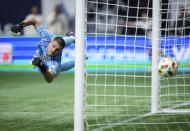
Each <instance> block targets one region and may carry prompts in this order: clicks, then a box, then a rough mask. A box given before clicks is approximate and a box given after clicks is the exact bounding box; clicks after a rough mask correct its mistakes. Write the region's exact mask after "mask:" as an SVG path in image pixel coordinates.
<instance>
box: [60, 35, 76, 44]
mask: <svg viewBox="0 0 190 131" xmlns="http://www.w3.org/2000/svg"><path fill="white" fill-rule="evenodd" d="M63 39H64V41H65V47H68V46H70V44H71V43H75V36H74V34H73V33H72V32H70V33H67V34H66V37H63Z"/></svg>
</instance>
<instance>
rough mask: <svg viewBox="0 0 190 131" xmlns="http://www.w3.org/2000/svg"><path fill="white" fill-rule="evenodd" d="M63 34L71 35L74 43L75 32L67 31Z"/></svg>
mask: <svg viewBox="0 0 190 131" xmlns="http://www.w3.org/2000/svg"><path fill="white" fill-rule="evenodd" d="M65 35H66V36H70V37H72V38H73V39H74V43H75V34H74V33H73V32H67V33H66V34H65Z"/></svg>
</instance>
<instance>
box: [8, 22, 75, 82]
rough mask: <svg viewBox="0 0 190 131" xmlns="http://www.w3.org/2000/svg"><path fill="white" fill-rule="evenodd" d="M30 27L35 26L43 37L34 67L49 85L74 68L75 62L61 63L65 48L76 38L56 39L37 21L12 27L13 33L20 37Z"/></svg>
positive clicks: (33, 61) (72, 36) (33, 63)
mask: <svg viewBox="0 0 190 131" xmlns="http://www.w3.org/2000/svg"><path fill="white" fill-rule="evenodd" d="M30 25H33V26H34V28H35V29H36V31H37V32H38V33H39V34H40V37H41V41H40V44H39V46H38V49H37V50H36V53H35V55H34V58H33V59H32V65H34V66H37V67H38V69H39V70H40V72H41V73H42V74H43V76H44V79H45V80H46V81H47V82H48V83H51V82H52V81H53V79H54V78H55V77H56V76H58V74H59V73H60V72H62V71H66V70H69V69H71V68H72V67H74V60H71V61H68V62H65V63H61V56H62V50H63V48H65V47H67V46H69V45H70V44H71V43H73V42H74V41H75V37H74V35H72V34H70V35H69V36H66V37H63V38H62V37H56V36H55V35H54V34H53V33H51V32H50V31H48V30H47V29H46V28H45V26H43V25H41V24H40V22H39V21H37V20H36V19H29V20H25V21H23V22H21V23H19V24H17V25H14V26H12V28H11V32H12V34H13V35H20V33H21V32H22V30H23V28H24V27H25V26H30Z"/></svg>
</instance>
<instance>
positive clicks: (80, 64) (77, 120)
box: [74, 0, 190, 131]
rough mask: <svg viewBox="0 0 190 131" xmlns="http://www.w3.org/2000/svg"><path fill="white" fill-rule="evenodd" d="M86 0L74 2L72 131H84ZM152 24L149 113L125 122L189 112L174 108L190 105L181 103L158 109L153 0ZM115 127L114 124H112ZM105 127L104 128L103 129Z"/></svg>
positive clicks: (157, 6) (157, 11) (157, 33)
mask: <svg viewBox="0 0 190 131" xmlns="http://www.w3.org/2000/svg"><path fill="white" fill-rule="evenodd" d="M85 13H86V0H76V21H75V29H76V30H75V34H76V36H75V37H76V40H75V94H74V131H83V130H84V93H85V92H84V87H85V54H84V52H85V31H86V30H85V27H86V26H85V23H86V17H85ZM152 18H153V19H152V20H153V23H154V24H152V43H154V44H152V88H151V112H150V113H148V114H144V115H143V114H142V115H141V116H139V117H136V118H132V119H130V120H126V121H125V122H131V121H134V120H136V119H141V118H143V117H148V116H151V115H154V114H156V113H188V112H190V110H178V109H175V108H178V107H181V106H185V105H190V103H183V104H180V105H175V106H173V107H171V108H167V109H160V94H159V93H160V91H159V89H160V76H159V73H158V70H157V66H158V63H159V52H160V0H153V17H152ZM112 125H113V126H114V125H117V123H116V124H112ZM105 128H107V127H104V129H105ZM102 129H103V128H102Z"/></svg>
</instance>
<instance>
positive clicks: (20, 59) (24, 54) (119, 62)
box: [0, 36, 190, 73]
mask: <svg viewBox="0 0 190 131" xmlns="http://www.w3.org/2000/svg"><path fill="white" fill-rule="evenodd" d="M39 42H40V38H23V37H19V38H0V45H3V44H5V43H10V44H11V45H12V59H11V62H10V63H7V64H2V63H0V71H37V70H34V69H33V66H32V65H30V62H31V60H32V58H33V55H34V54H35V50H36V49H37V47H38V44H39ZM152 44H154V43H151V40H150V39H149V38H145V37H119V36H117V37H114V36H109V37H103V36H98V37H94V36H89V37H87V38H86V43H85V45H86V48H85V54H86V55H87V56H88V60H87V61H86V68H87V71H92V72H105V71H106V72H125V73H127V72H134V71H135V72H150V71H151V61H152V60H151V53H150V51H151V47H152ZM74 49H75V46H74V44H71V46H69V47H67V48H64V50H63V53H62V61H67V60H70V59H74V58H75V52H74ZM0 52H2V51H0ZM161 52H162V54H163V56H162V57H166V56H169V57H172V58H174V59H175V60H176V61H177V62H178V63H179V71H186V72H189V71H190V39H189V37H183V38H182V37H161ZM71 71H73V70H71Z"/></svg>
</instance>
